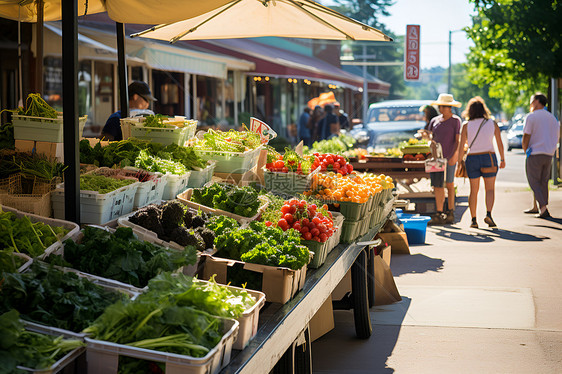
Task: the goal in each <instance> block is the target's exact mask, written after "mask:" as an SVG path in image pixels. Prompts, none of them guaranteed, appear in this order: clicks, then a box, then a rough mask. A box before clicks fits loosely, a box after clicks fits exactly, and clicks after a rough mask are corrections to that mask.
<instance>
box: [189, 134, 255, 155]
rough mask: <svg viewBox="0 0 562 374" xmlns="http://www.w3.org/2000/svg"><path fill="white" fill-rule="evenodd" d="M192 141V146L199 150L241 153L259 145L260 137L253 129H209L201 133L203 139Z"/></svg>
mask: <svg viewBox="0 0 562 374" xmlns="http://www.w3.org/2000/svg"><path fill="white" fill-rule="evenodd" d="M194 143H195V144H194V147H195V148H196V149H200V150H207V151H222V152H237V153H241V152H245V151H248V150H252V149H256V148H258V147H260V146H261V139H260V135H259V134H258V133H255V132H253V131H235V130H229V131H226V132H223V131H215V130H212V129H210V130H209V131H207V132H206V133H205V134H204V135H203V139H197V140H195V142H194Z"/></svg>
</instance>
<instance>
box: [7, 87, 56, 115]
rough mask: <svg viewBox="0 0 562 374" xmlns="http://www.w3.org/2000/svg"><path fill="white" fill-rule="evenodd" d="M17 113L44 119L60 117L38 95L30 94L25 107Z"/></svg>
mask: <svg viewBox="0 0 562 374" xmlns="http://www.w3.org/2000/svg"><path fill="white" fill-rule="evenodd" d="M17 113H18V114H20V115H23V116H31V117H43V118H57V117H58V115H59V114H58V112H57V111H56V110H55V109H53V107H52V106H50V105H49V104H47V102H46V101H45V100H43V98H42V97H41V95H40V94H38V93H30V94H29V95H28V96H27V99H26V100H25V107H24V108H18V110H17Z"/></svg>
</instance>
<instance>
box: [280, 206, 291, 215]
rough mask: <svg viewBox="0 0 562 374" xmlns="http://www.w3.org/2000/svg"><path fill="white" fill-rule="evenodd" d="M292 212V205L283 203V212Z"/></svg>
mask: <svg viewBox="0 0 562 374" xmlns="http://www.w3.org/2000/svg"><path fill="white" fill-rule="evenodd" d="M290 212H291V207H290V206H288V205H283V206H282V207H281V213H283V214H285V213H290Z"/></svg>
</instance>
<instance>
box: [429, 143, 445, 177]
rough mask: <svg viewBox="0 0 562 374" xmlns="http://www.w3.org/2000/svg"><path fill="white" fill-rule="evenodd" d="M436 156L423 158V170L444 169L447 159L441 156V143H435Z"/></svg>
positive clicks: (439, 170)
mask: <svg viewBox="0 0 562 374" xmlns="http://www.w3.org/2000/svg"><path fill="white" fill-rule="evenodd" d="M436 153H437V157H432V158H428V159H427V160H425V172H426V173H437V172H441V171H445V168H446V167H447V159H445V158H443V150H442V148H441V144H439V143H437V152H436Z"/></svg>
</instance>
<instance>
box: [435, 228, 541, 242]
mask: <svg viewBox="0 0 562 374" xmlns="http://www.w3.org/2000/svg"><path fill="white" fill-rule="evenodd" d="M432 229H433V230H437V231H436V232H435V234H436V235H437V236H441V237H443V238H447V239H451V240H455V241H463V242H473V243H490V242H493V241H495V240H496V239H503V240H513V241H517V242H540V241H543V240H545V239H550V238H549V237H547V236H536V235H531V234H524V233H520V232H515V231H510V230H504V229H499V228H493V229H492V228H479V229H470V231H466V232H461V230H462V229H459V228H458V227H454V226H445V227H443V228H442V227H436V226H433V227H432Z"/></svg>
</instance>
